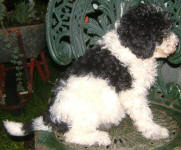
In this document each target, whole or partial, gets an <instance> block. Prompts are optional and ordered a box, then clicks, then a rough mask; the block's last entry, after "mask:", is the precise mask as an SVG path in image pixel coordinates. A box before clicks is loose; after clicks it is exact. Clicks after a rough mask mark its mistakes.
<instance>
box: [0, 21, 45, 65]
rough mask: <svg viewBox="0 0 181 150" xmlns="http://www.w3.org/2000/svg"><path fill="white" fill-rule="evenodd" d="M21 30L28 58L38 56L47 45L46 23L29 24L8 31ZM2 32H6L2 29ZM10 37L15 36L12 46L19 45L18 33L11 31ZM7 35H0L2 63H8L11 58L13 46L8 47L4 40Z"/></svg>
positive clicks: (0, 61) (0, 58) (0, 57)
mask: <svg viewBox="0 0 181 150" xmlns="http://www.w3.org/2000/svg"><path fill="white" fill-rule="evenodd" d="M17 29H18V30H19V31H20V33H21V37H22V40H23V45H24V50H25V54H26V57H27V58H30V57H34V58H36V57H37V56H38V55H39V54H40V51H41V50H43V49H44V48H45V46H46V41H45V25H44V24H39V25H29V26H22V27H14V28H8V29H7V31H15V30H17ZM0 32H4V31H3V30H2V29H0ZM8 34H10V37H13V39H14V40H13V42H12V47H18V43H17V37H16V33H13V32H9V33H8ZM3 39H5V35H3V36H0V63H7V62H10V60H11V54H12V52H13V48H12V47H11V48H7V46H6V45H7V43H6V42H5V41H4V40H3Z"/></svg>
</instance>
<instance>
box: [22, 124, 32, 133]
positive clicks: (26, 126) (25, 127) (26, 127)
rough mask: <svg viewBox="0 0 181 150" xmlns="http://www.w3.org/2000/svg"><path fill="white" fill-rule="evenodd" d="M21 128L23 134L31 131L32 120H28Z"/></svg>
mask: <svg viewBox="0 0 181 150" xmlns="http://www.w3.org/2000/svg"><path fill="white" fill-rule="evenodd" d="M22 130H23V131H24V134H25V135H28V134H31V133H33V131H34V130H33V121H30V122H28V123H25V124H24V125H23V127H22Z"/></svg>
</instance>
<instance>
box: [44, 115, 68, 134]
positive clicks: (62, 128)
mask: <svg viewBox="0 0 181 150" xmlns="http://www.w3.org/2000/svg"><path fill="white" fill-rule="evenodd" d="M43 121H44V123H45V125H48V126H51V127H52V129H53V130H55V131H58V132H60V133H63V134H64V133H65V132H67V131H68V130H69V128H68V125H67V123H65V122H63V121H62V122H56V123H54V122H52V121H51V118H50V113H49V112H46V113H45V114H44V116H43Z"/></svg>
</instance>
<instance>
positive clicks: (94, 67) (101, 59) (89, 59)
mask: <svg viewBox="0 0 181 150" xmlns="http://www.w3.org/2000/svg"><path fill="white" fill-rule="evenodd" d="M66 74H67V75H69V76H70V75H75V76H80V77H81V76H86V75H88V74H92V75H93V76H94V77H95V78H102V79H104V80H107V81H108V83H109V85H110V86H112V87H114V88H115V90H116V92H120V91H122V90H126V89H129V88H131V84H132V77H131V75H130V73H129V71H128V68H127V67H126V66H125V65H124V64H123V63H121V62H120V61H119V60H118V59H117V58H116V57H115V56H113V55H112V54H111V52H110V51H109V50H107V49H103V48H102V47H101V46H96V47H94V48H92V49H90V50H87V51H86V53H85V55H84V56H81V57H79V58H78V60H77V61H76V62H75V63H74V64H73V65H72V67H70V68H69V70H68V71H67V72H66Z"/></svg>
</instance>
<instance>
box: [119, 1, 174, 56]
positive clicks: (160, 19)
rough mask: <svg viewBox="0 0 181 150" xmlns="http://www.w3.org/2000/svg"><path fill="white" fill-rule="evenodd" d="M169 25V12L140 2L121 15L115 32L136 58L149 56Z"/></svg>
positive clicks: (167, 30) (166, 32) (160, 41)
mask: <svg viewBox="0 0 181 150" xmlns="http://www.w3.org/2000/svg"><path fill="white" fill-rule="evenodd" d="M171 27H172V21H171V17H170V14H168V13H167V12H164V11H162V10H160V8H158V7H156V6H154V5H152V4H141V3H140V4H139V5H137V6H134V7H132V8H131V9H130V10H128V12H127V13H126V14H125V15H123V17H122V18H121V20H120V26H119V27H118V29H117V32H118V34H119V38H120V40H121V44H122V45H124V46H125V47H128V48H129V49H130V50H131V51H132V53H134V54H135V55H136V56H137V57H138V58H149V57H151V56H152V55H153V52H154V49H155V46H156V44H158V45H160V44H161V43H162V40H163V38H164V37H165V36H167V35H168V33H169V32H170V31H171Z"/></svg>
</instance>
